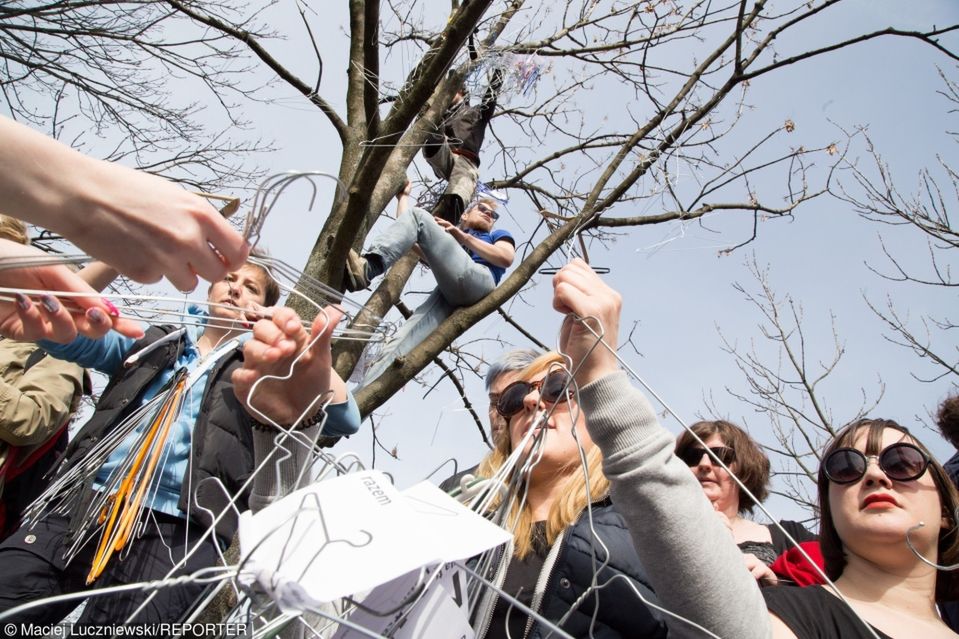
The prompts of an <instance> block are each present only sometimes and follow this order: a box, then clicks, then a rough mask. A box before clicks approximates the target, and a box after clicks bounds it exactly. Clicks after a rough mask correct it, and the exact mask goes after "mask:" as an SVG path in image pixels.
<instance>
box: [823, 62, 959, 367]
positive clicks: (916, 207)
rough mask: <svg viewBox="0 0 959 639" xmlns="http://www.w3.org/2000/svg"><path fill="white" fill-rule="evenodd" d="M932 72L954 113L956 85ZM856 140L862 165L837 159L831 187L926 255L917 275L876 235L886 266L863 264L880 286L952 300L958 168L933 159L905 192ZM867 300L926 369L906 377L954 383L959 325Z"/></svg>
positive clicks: (891, 336) (958, 107)
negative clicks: (920, 289) (906, 232)
mask: <svg viewBox="0 0 959 639" xmlns="http://www.w3.org/2000/svg"><path fill="white" fill-rule="evenodd" d="M939 75H940V77H941V79H942V83H943V88H942V89H941V90H940V91H939V94H940V95H941V96H943V97H944V98H945V99H946V104H947V107H948V112H949V113H950V114H955V113H957V111H959V83H957V82H956V81H955V80H952V79H950V78H949V77H948V76H947V75H946V74H945V73H944V72H942V70H940V71H939ZM946 134H947V138H946V139H947V141H948V142H949V143H951V144H955V143H956V142H959V133H957V132H956V131H948V130H947V131H946ZM856 138H862V139H863V140H864V142H865V146H866V155H867V161H866V163H865V166H860V165H859V164H858V163H857V162H853V161H849V162H844V163H843V164H842V166H841V168H840V170H839V171H838V172H837V179H836V182H835V184H832V185H830V190H831V191H832V192H833V193H834V194H835V195H836V196H837V197H839V198H840V199H841V200H843V201H844V202H846V203H848V204H850V205H852V207H853V208H854V210H856V211H858V212H859V214H860V215H862V216H863V217H864V218H866V219H868V220H871V221H874V222H876V223H878V224H881V225H886V226H890V227H904V228H905V229H912V230H914V231H917V232H918V233H920V234H921V235H922V236H924V237H925V239H926V246H927V251H928V260H927V263H926V267H925V269H923V270H924V272H920V271H918V268H919V267H917V266H915V265H914V264H909V263H908V262H904V261H903V259H902V257H900V256H898V255H896V254H894V253H893V252H892V251H890V250H889V249H888V248H887V246H886V243H885V242H884V241H883V239H882V235H880V237H879V243H880V245H881V247H882V253H883V255H884V256H885V258H886V264H885V265H883V266H875V265H871V264H867V266H868V267H869V269H870V270H871V271H872V272H874V273H876V274H877V275H878V276H879V277H881V278H883V279H885V280H887V281H890V282H899V283H905V284H911V285H920V286H925V287H933V288H941V289H943V291H942V292H943V294H944V295H953V294H954V291H955V290H956V287H959V280H957V279H956V278H955V276H954V275H953V273H952V268H951V267H952V263H954V261H955V259H956V255H957V253H956V249H959V229H957V228H956V227H954V226H953V223H952V220H951V219H950V216H949V214H950V211H953V212H955V210H956V209H957V208H959V173H957V167H955V166H954V165H953V164H951V163H950V162H948V161H947V160H946V159H945V158H944V157H943V156H942V155H937V156H936V158H935V160H936V161H935V163H933V164H931V165H930V167H927V168H923V169H922V170H920V171H919V174H918V180H917V182H918V187H917V190H916V193H915V194H911V195H904V194H903V192H902V190H901V189H900V188H899V186H898V184H899V181H897V180H896V179H895V177H894V176H893V172H892V170H891V169H890V167H889V165H888V163H887V162H886V161H885V160H884V159H883V157H882V155H881V154H880V152H879V150H878V149H877V148H876V147H875V145H874V144H873V142H872V140H871V139H870V138H869V136H868V135H867V134H866V133H865V131H861V130H860V131H857V132H856V133H855V134H853V135H851V136H850V140H854V139H856ZM950 138H951V139H950ZM848 176H851V179H850V178H849V177H848ZM866 303H867V304H868V306H869V308H870V309H871V310H872V311H873V313H875V315H876V316H877V317H879V319H881V320H882V321H883V323H884V324H885V325H886V327H887V328H888V330H889V333H888V334H887V335H886V336H885V337H886V339H887V340H888V341H890V342H892V343H894V344H898V345H900V346H903V347H905V348H908V349H910V350H912V351H913V352H914V353H915V354H916V355H918V356H919V357H920V358H922V359H923V360H925V361H927V362H929V363H931V364H932V372H931V373H928V374H922V375H919V374H916V373H913V376H914V377H915V378H916V379H918V380H921V381H926V382H934V381H939V380H942V379H949V380H951V381H952V383H953V384H956V383H959V345H957V342H956V340H955V339H954V338H955V334H956V332H957V331H959V325H957V324H956V321H955V320H954V319H951V318H949V317H933V316H926V315H922V316H919V317H918V318H913V317H910V315H909V313H908V311H903V310H901V309H900V308H899V307H898V306H897V305H896V304H895V303H894V301H893V299H892V297H891V296H888V295H887V296H886V298H885V299H884V300H882V301H881V302H876V301H872V300H869V299H866ZM950 338H952V339H950Z"/></svg>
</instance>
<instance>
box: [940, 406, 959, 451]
mask: <svg viewBox="0 0 959 639" xmlns="http://www.w3.org/2000/svg"><path fill="white" fill-rule="evenodd" d="M936 426H938V427H939V432H940V433H942V436H943V437H945V438H946V439H947V440H948V441H949V443H950V444H952V446H953V448H959V395H951V396H949V397H947V398H946V399H944V400H943V401H942V403H941V404H939V410H938V411H937V412H936Z"/></svg>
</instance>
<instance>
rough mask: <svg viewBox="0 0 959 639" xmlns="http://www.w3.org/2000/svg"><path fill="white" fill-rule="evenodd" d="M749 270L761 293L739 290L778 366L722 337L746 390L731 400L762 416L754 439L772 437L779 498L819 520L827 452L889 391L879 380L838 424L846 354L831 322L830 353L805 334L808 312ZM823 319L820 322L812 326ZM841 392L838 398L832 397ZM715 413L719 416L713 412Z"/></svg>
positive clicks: (764, 273) (755, 268) (763, 272)
mask: <svg viewBox="0 0 959 639" xmlns="http://www.w3.org/2000/svg"><path fill="white" fill-rule="evenodd" d="M749 268H750V271H751V272H752V275H753V277H754V279H755V283H756V284H757V285H758V290H757V291H756V292H751V291H750V290H748V289H747V287H746V286H744V285H742V284H735V285H734V287H735V289H736V290H737V291H739V292H740V293H742V295H743V296H744V298H745V299H746V300H747V301H748V302H749V304H750V305H751V306H752V307H753V308H755V310H756V311H758V313H759V315H760V316H761V318H762V320H761V321H760V323H759V324H758V330H759V334H760V335H761V336H762V339H763V340H764V341H765V342H767V345H770V344H771V345H772V346H773V348H774V349H775V352H776V353H777V355H776V357H775V359H774V360H773V361H769V358H768V357H767V356H765V355H763V354H762V353H763V352H764V350H765V349H763V348H761V347H757V345H756V344H755V343H751V344H750V346H749V348H748V349H744V348H742V347H740V346H739V345H738V344H735V343H732V342H730V341H729V340H728V339H727V338H726V337H725V336H724V335H722V332H721V331H720V335H721V337H722V340H723V344H724V350H725V351H726V352H727V353H729V354H730V355H731V356H732V357H733V359H734V360H735V362H736V366H737V367H738V368H739V370H740V372H741V373H742V375H743V379H744V381H745V382H746V391H745V392H741V391H738V390H735V388H733V387H730V386H727V387H726V392H727V393H729V394H730V395H731V396H732V397H734V398H736V399H738V400H739V401H740V402H742V403H743V405H745V406H747V407H751V408H752V409H753V412H754V413H756V414H758V416H759V417H758V420H757V421H759V422H760V423H761V426H756V425H755V423H754V424H753V426H754V427H753V428H752V432H753V433H754V434H758V433H764V432H766V431H767V430H770V431H771V433H772V435H773V438H774V440H775V442H776V443H775V444H764V447H765V448H766V449H767V450H768V451H769V452H770V453H772V461H773V470H774V475H775V476H776V477H777V478H778V480H779V481H778V482H777V487H776V488H775V489H774V490H773V491H772V492H773V494H776V495H780V496H782V497H785V498H787V499H790V500H792V501H793V502H795V503H796V504H797V505H799V506H800V507H801V508H802V509H804V510H805V511H806V512H808V513H809V514H810V516H813V515H814V514H815V512H816V499H815V495H816V492H817V489H816V476H817V472H818V469H819V462H820V459H821V457H820V455H821V452H822V450H823V448H824V446H825V444H826V442H827V441H829V439H831V438H832V437H833V436H834V435H835V434H836V432H837V431H838V429H839V428H842V426H844V425H845V424H848V423H849V422H851V421H854V420H856V419H858V418H860V417H864V416H866V415H868V414H869V413H870V411H872V410H873V409H874V408H875V407H876V406H877V405H878V403H879V401H880V400H881V399H882V396H883V394H884V392H885V386H884V384H883V382H882V380H881V379H879V380H877V390H875V391H874V392H875V396H874V397H872V396H870V393H869V392H867V391H866V389H865V388H860V390H859V393H860V401H859V405H858V408H857V409H856V410H855V411H853V412H852V413H850V414H843V415H839V416H838V420H837V416H835V415H834V414H833V411H832V410H831V409H830V407H829V402H828V398H829V396H830V386H831V384H830V382H831V381H832V380H834V379H836V378H835V377H834V375H835V374H836V372H837V370H839V368H840V363H841V360H842V358H843V355H844V354H845V346H844V345H843V343H842V341H841V340H840V338H839V335H838V333H837V331H836V328H835V317H833V316H832V315H831V314H830V318H829V319H830V324H831V325H832V336H833V340H832V348H831V349H829V350H828V351H827V350H824V349H820V348H818V345H817V344H815V343H811V342H810V341H809V340H808V339H807V337H806V333H805V332H804V329H803V324H804V322H805V321H806V320H805V318H804V314H803V309H802V306H801V305H800V304H798V303H797V302H796V301H795V300H794V299H793V298H792V297H791V296H789V295H785V296H779V295H777V294H776V292H775V290H774V288H773V285H772V283H771V282H770V279H769V272H768V269H765V268H760V267H759V265H758V264H757V263H756V261H755V259H753V260H751V261H750V262H749ZM814 319H818V318H814ZM833 392H835V391H833ZM712 410H713V412H714V413H716V411H715V408H713V409H712Z"/></svg>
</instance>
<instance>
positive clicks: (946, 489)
mask: <svg viewBox="0 0 959 639" xmlns="http://www.w3.org/2000/svg"><path fill="white" fill-rule="evenodd" d="M862 428H868V429H869V432H868V433H867V434H866V450H865V453H866V455H878V454H879V451H880V449H881V448H882V433H883V431H884V430H886V429H887V428H892V429H893V430H897V431H899V432H900V433H902V434H903V439H906V438H908V439H909V442H910V443H912V444H915V445H916V446H917V447H919V449H920V450H922V452H924V453H925V454H926V456H927V457H929V459H930V462H929V468H928V470H927V472H930V473H932V479H933V481H934V482H935V484H936V489H937V491H938V492H939V500H940V501H941V502H942V516H943V517H945V518H946V520H947V522H948V525H947V527H945V528H943V529H942V530H940V531H939V552H938V558H937V559H936V563H939V564H946V565H952V564H955V563H957V562H959V536H957V534H956V515H955V513H956V509H957V508H959V493H957V492H956V488H955V486H953V484H952V482H951V481H950V480H949V477H948V475H946V471H945V470H943V468H942V466H941V465H940V464H939V462H937V461H936V458H935V457H933V456H932V455H931V454H930V453H929V450H928V449H927V448H926V447H925V446H924V445H923V444H922V442H920V441H919V440H918V439H916V438H915V437H913V436H912V434H911V433H910V432H909V429H908V428H906V427H905V426H902V425H900V424H899V423H897V422H894V421H892V420H891V419H860V420H857V421H854V422H853V423H851V424H848V425H847V426H845V427H843V429H842V430H840V431H839V432H838V433H837V434H836V436H835V437H834V438H833V440H832V441H831V442H829V444H828V445H827V446H826V449H825V450H824V451H823V455H822V459H825V458H826V457H827V456H828V455H829V453H831V452H832V451H834V450H836V449H837V448H846V447H854V444H855V441H856V436H857V434H858V433H859V430H860V429H862ZM817 483H818V485H819V517H820V524H819V546H820V548H821V549H822V556H823V560H824V562H825V565H826V576H827V577H829V578H830V579H833V580H835V579H838V578H839V577H840V576H841V575H842V571H843V569H844V568H845V567H846V552H845V550H844V549H843V544H842V539H840V538H839V533H838V532H836V527H835V526H834V525H833V521H832V509H831V506H830V504H829V479H828V478H827V477H826V473H825V471H824V470H823V466H822V464H820V465H819V478H818V481H817ZM957 596H959V574H957V573H956V572H945V571H939V574H938V575H936V601H953V600H955V599H956V598H957Z"/></svg>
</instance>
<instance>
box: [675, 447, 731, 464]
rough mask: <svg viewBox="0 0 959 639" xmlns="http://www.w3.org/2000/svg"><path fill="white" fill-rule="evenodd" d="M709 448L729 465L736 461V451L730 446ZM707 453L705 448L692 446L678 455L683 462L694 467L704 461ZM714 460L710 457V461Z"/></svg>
mask: <svg viewBox="0 0 959 639" xmlns="http://www.w3.org/2000/svg"><path fill="white" fill-rule="evenodd" d="M709 450H710V451H712V453H713V455H715V456H716V457H718V458H719V461H721V462H722V463H724V464H726V465H727V466H729V465H730V464H731V463H733V462H734V461H736V451H735V450H733V449H732V448H730V447H729V446H710V447H709ZM705 454H706V449H705V448H700V447H699V446H692V447H690V448H687V449H686V450H683V451H681V452H678V453H676V456H677V457H679V458H680V459H681V460H683V463H685V464H686V465H687V466H689V467H690V468H692V467H693V466H698V465H699V462H700V461H702V459H703V455H705ZM712 461H713V458H712V457H710V458H709V462H710V463H712Z"/></svg>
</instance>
